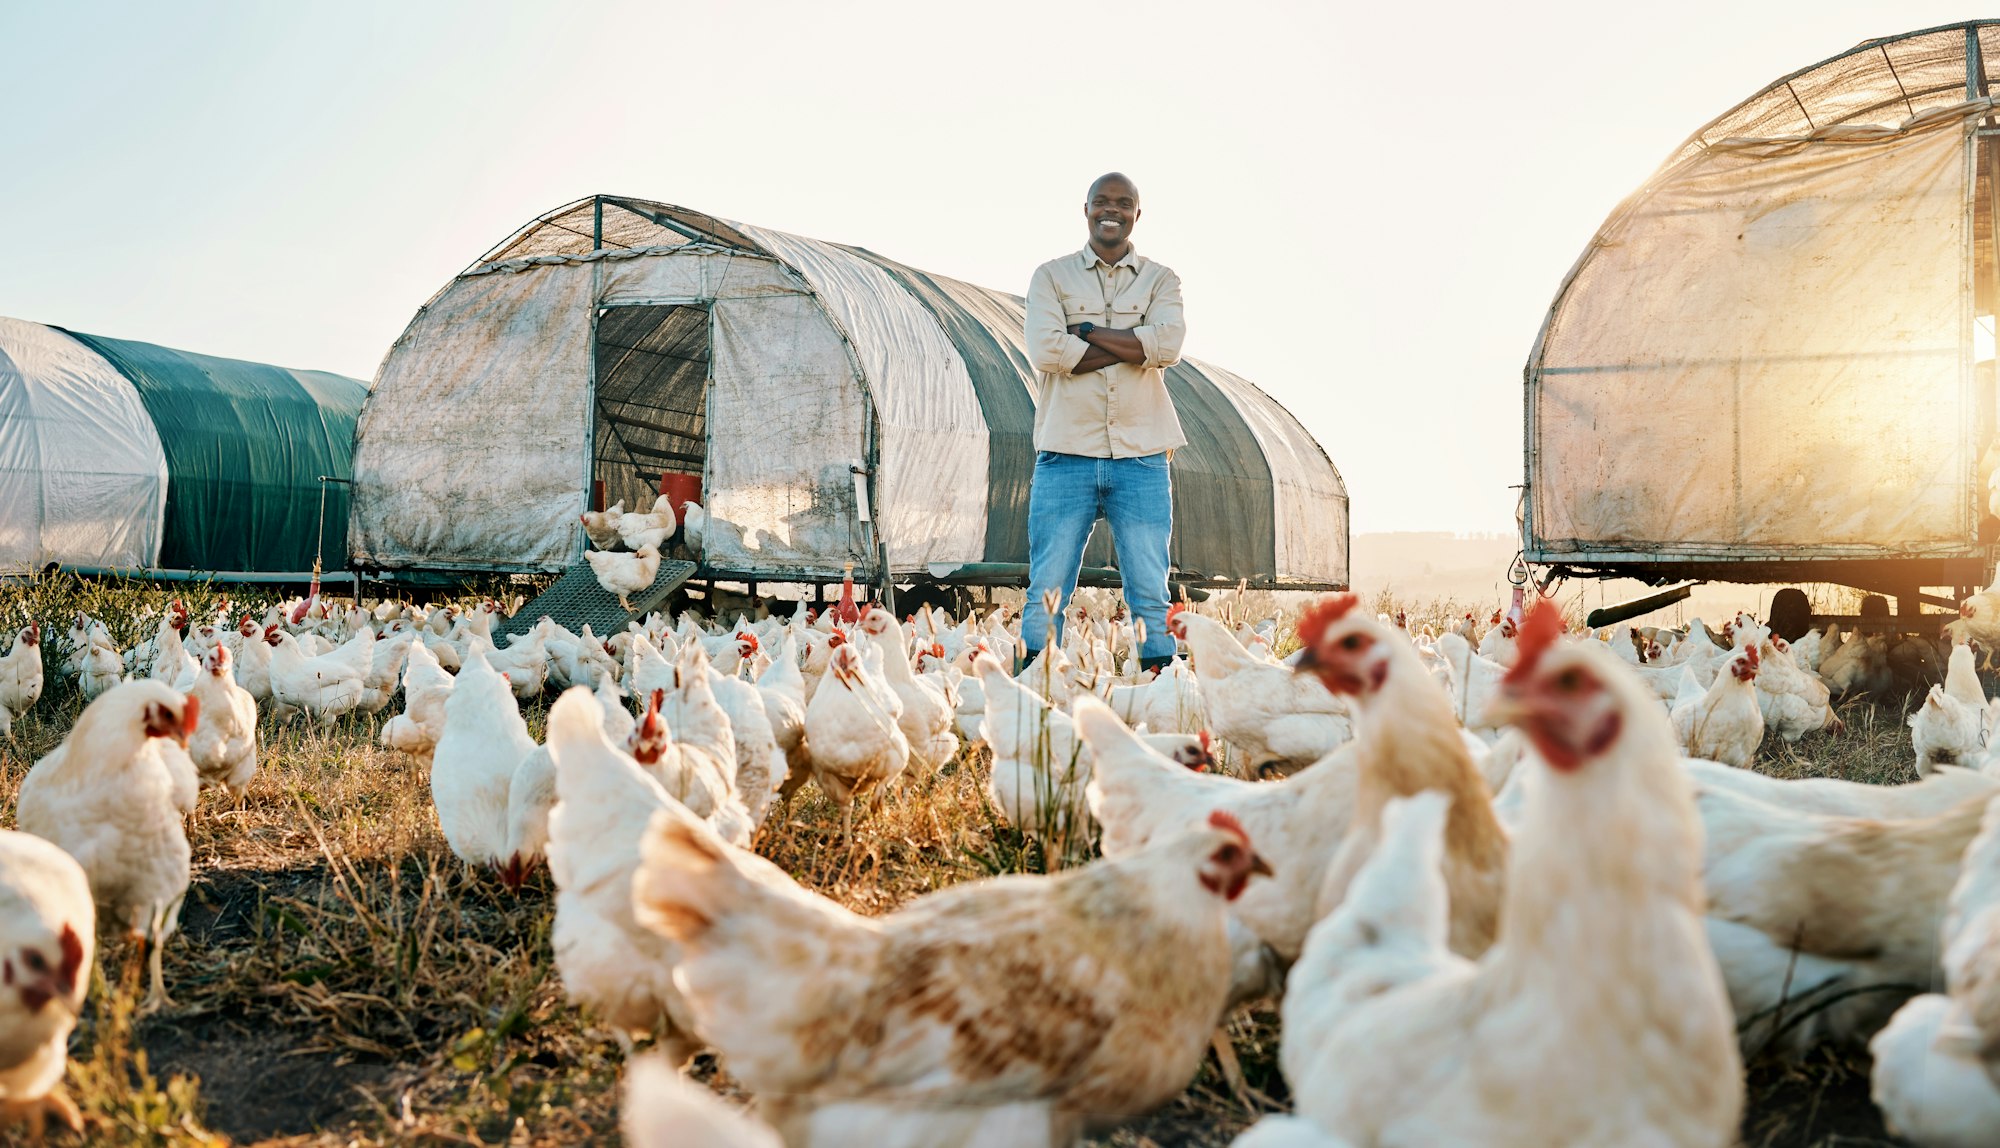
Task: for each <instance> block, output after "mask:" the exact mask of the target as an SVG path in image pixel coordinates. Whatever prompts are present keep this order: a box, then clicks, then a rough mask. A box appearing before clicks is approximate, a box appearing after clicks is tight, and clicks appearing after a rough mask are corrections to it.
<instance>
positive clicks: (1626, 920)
mask: <svg viewBox="0 0 2000 1148" xmlns="http://www.w3.org/2000/svg"><path fill="white" fill-rule="evenodd" d="M1554 614H1555V610H1554V608H1553V607H1550V606H1546V605H1544V606H1540V607H1538V608H1536V609H1534V610H1531V611H1530V612H1529V613H1528V616H1527V618H1526V619H1525V620H1524V622H1523V624H1522V627H1521V635H1520V639H1519V644H1518V649H1517V660H1516V664H1515V667H1514V670H1513V672H1511V673H1510V674H1509V675H1508V678H1507V681H1506V682H1505V684H1504V686H1503V690H1502V694H1501V696H1500V699H1499V706H1500V710H1501V713H1500V714H1498V715H1496V716H1504V717H1505V718H1507V719H1508V720H1509V721H1511V722H1513V723H1515V724H1518V725H1519V726H1520V728H1521V729H1522V730H1523V731H1524V732H1525V733H1526V734H1527V735H1528V737H1529V739H1530V740H1531V741H1532V742H1533V743H1534V747H1535V749H1536V750H1537V751H1538V757H1537V758H1535V759H1531V760H1530V762H1529V763H1527V764H1525V765H1524V768H1527V769H1530V770H1532V771H1533V773H1532V774H1531V776H1530V788H1529V791H1528V802H1529V805H1528V810H1527V814H1526V820H1525V823H1524V825H1523V826H1522V828H1521V831H1520V833H1519V834H1518V835H1517V837H1516V838H1515V841H1514V848H1513V853H1512V856H1511V860H1510V865H1509V873H1508V878H1507V883H1506V893H1505V902H1504V906H1503V908H1502V910H1501V917H1502V920H1501V925H1500V935H1501V936H1502V937H1504V938H1505V941H1504V943H1502V944H1498V945H1495V946H1494V947H1493V948H1492V949H1490V950H1488V952H1487V954H1486V956H1485V957H1484V958H1483V959H1482V960H1481V961H1480V962H1479V963H1477V964H1468V963H1466V962H1463V961H1459V960H1455V959H1453V958H1452V957H1451V955H1450V954H1449V953H1448V952H1447V951H1446V948H1445V943H1444V941H1445V932H1446V929H1445V921H1446V919H1447V914H1448V912H1449V906H1448V905H1445V904H1441V903H1439V901H1440V895H1442V894H1444V886H1443V882H1441V881H1438V880H1435V879H1421V880H1418V881H1417V882H1416V883H1415V884H1414V885H1412V879H1411V877H1410V876H1409V875H1408V874H1406V873H1400V872H1396V871H1395V869H1394V867H1393V864H1387V865H1385V866H1384V867H1383V870H1378V871H1377V872H1376V873H1371V874H1368V875H1369V876H1371V877H1372V876H1377V875H1380V876H1384V877H1386V878H1388V879H1389V880H1390V882H1391V885H1392V889H1390V890H1376V889H1370V888H1368V887H1367V886H1366V884H1365V883H1364V884H1363V885H1362V887H1361V888H1359V889H1355V888H1353V887H1352V886H1351V887H1350V889H1351V890H1352V891H1351V894H1350V896H1351V900H1350V901H1349V902H1344V903H1343V904H1342V906H1341V908H1340V909H1339V910H1337V911H1336V912H1335V913H1334V914H1333V915H1332V916H1330V917H1329V918H1327V919H1326V920H1325V921H1324V922H1322V923H1321V924H1319V925H1318V926H1316V927H1315V928H1314V929H1313V932H1312V935H1311V936H1310V937H1309V938H1308V940H1307V943H1306V951H1305V953H1304V954H1303V955H1302V956H1301V958H1300V960H1299V963H1298V964H1297V965H1296V966H1294V967H1293V969H1292V972H1291V976H1290V978H1289V981H1288V989H1287V993H1286V1003H1285V1009H1286V1017H1285V1021H1286V1023H1285V1028H1284V1038H1283V1039H1284V1045H1285V1046H1286V1051H1285V1052H1284V1053H1283V1054H1281V1055H1282V1061H1283V1063H1284V1065H1285V1066H1286V1076H1287V1079H1288V1080H1289V1081H1290V1082H1291V1084H1292V1090H1293V1095H1294V1096H1296V1097H1297V1098H1298V1108H1299V1115H1301V1116H1303V1117H1306V1118H1308V1119H1310V1120H1312V1121H1313V1122H1314V1123H1315V1124H1317V1125H1319V1126H1320V1127H1321V1128H1323V1129H1325V1130H1326V1131H1328V1132H1329V1133H1331V1134H1332V1135H1334V1136H1335V1137H1338V1138H1344V1139H1347V1140H1351V1141H1353V1142H1355V1143H1359V1144H1372V1145H1382V1144H1408V1145H1418V1144H1425V1145H1429V1144H1440V1145H1441V1144H1480V1145H1485V1146H1488V1148H1516V1146H1518V1148H1530V1146H1532V1148H1586V1146H1595V1145H1607V1144H1632V1143H1647V1144H1661V1145H1676V1146H1690V1148H1692V1146H1712V1148H1723V1146H1725V1145H1731V1144H1734V1143H1735V1142H1736V1139H1737V1136H1738V1133H1739V1132H1740V1126H1739V1125H1740V1120H1741V1117H1742V1108H1743V1066H1742V1063H1741V1060H1740V1059H1739V1057H1738V1054H1737V1050H1736V1038H1735V1031H1734V1024H1733V1022H1732V1018H1731V1014H1730V1011H1729V1002H1728V998H1727V996H1726V995H1725V993H1724V990H1723V984H1722V978H1721V976H1720V975H1719V974H1718V972H1717V968H1716V961H1715V958H1714V957H1713V955H1711V954H1710V952H1709V950H1708V946H1707V944H1706V942H1705V940H1704V938H1703V934H1702V922H1701V904H1702V893H1701V889H1702V885H1701V873H1700V864H1701V832H1700V825H1699V822H1698V821H1697V820H1696V818H1695V815H1694V810H1693V807H1692V801H1691V800H1690V797H1689V792H1688V785H1687V782H1686V779H1685V778H1684V777H1683V776H1682V774H1681V772H1680V770H1679V768H1678V767H1677V765H1676V759H1677V757H1678V754H1677V753H1676V750H1675V745H1674V739H1673V731H1672V729H1671V728H1670V727H1669V726H1668V723H1667V716H1666V714H1665V713H1664V712H1662V710H1661V708H1660V706H1659V704H1658V703H1657V702H1656V701H1655V700H1654V699H1653V698H1652V696H1651V694H1650V691H1649V690H1648V689H1647V688H1646V687H1645V685H1644V684H1643V683H1641V682H1639V681H1638V680H1637V678H1636V676H1635V675H1634V674H1633V673H1632V672H1631V670H1630V669H1628V668H1627V667H1626V666H1625V664H1624V663H1622V662H1620V661H1619V660H1618V659H1617V657H1616V656H1615V655H1613V654H1612V653H1610V651H1608V650H1606V649H1604V648H1603V646H1602V645H1601V644H1600V643H1594V642H1584V643H1578V644H1575V645H1569V646H1553V647H1552V646H1551V645H1550V644H1549V643H1550V641H1551V640H1552V639H1553V638H1554V637H1555V635H1556V634H1557V633H1559V632H1560V630H1561V624H1560V622H1556V621H1554V618H1553V616H1554ZM1542 617H1549V618H1550V619H1551V622H1553V624H1552V625H1551V624H1546V623H1544V624H1543V625H1540V626H1538V619H1539V618H1542ZM1538 631H1539V632H1538ZM1544 763H1546V764H1544ZM1399 820H1402V819H1401V818H1399ZM1418 820H1419V823H1418V824H1416V825H1413V826H1409V828H1410V829H1412V831H1418V830H1422V831H1428V832H1430V833H1432V834H1435V833H1436V832H1437V830H1436V829H1435V828H1433V827H1434V826H1435V825H1436V824H1437V822H1438V820H1439V819H1438V818H1437V817H1436V815H1435V814H1433V815H1432V816H1431V818H1429V819H1428V820H1427V821H1426V820H1422V819H1418ZM1421 852H1422V853H1423V854H1425V855H1427V856H1428V857H1433V858H1434V857H1437V856H1438V855H1439V854H1440V853H1441V852H1442V851H1441V850H1438V849H1437V848H1436V847H1435V846H1429V847H1427V848H1425V849H1423V850H1422V851H1421ZM1394 857H1395V855H1394V854H1391V857H1390V859H1389V860H1390V862H1392V863H1393V860H1394ZM1395 886H1400V887H1401V888H1404V889H1410V888H1414V889H1415V890H1417V891H1418V892H1417V901H1416V903H1414V904H1412V903H1410V902H1409V901H1407V900H1406V899H1405V898H1404V897H1403V896H1400V895H1395V894H1396V889H1395V888H1394V887H1395ZM1350 904H1351V905H1352V906H1353V908H1352V910H1351V911H1350V909H1349V905H1350ZM1357 918H1359V919H1357ZM1295 1022H1296V1023H1295Z"/></svg>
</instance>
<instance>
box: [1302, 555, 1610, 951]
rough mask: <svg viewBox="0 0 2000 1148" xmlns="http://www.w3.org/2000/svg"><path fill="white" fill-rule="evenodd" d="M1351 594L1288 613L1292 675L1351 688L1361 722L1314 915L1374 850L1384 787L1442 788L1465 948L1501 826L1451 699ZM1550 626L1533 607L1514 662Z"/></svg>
mask: <svg viewBox="0 0 2000 1148" xmlns="http://www.w3.org/2000/svg"><path fill="white" fill-rule="evenodd" d="M1359 605H1360V599H1359V598H1357V597H1356V596H1355V595H1353V594H1336V595H1333V596H1332V597H1329V598H1327V599H1325V600H1323V601H1321V602H1319V603H1316V604H1315V605H1314V606H1313V607H1312V608H1311V609H1309V610H1308V611H1307V612H1306V613H1305V615H1304V616H1303V617H1302V618H1301V619H1300V620H1299V641H1300V642H1301V643H1302V645H1301V649H1302V650H1303V651H1304V653H1303V656H1302V657H1301V658H1300V659H1299V663H1298V673H1299V675H1300V679H1301V680H1303V681H1312V680H1317V682H1318V684H1319V685H1320V686H1322V687H1323V688H1325V689H1326V690H1327V691H1328V692H1329V693H1334V694H1338V695H1340V696H1342V697H1346V698H1351V699H1353V703H1354V708H1355V711H1356V712H1355V720H1356V723H1357V724H1358V726H1359V727H1360V728H1359V732H1358V735H1357V736H1356V738H1355V743H1354V749H1355V762H1356V767H1357V769H1358V771H1359V777H1360V783H1359V786H1358V788H1357V789H1356V795H1355V804H1354V815H1353V819H1352V820H1351V821H1350V823H1349V825H1348V829H1347V835H1346V838H1345V839H1344V840H1342V842H1341V844H1340V851H1339V852H1338V853H1336V854H1335V855H1334V860H1333V863H1332V865H1331V867H1330V868H1329V870H1328V873H1327V876H1326V882H1325V884H1324V885H1323V886H1322V887H1321V889H1320V891H1319V906H1318V909H1317V915H1318V916H1324V915H1326V914H1327V913H1329V912H1332V911H1333V908H1334V906H1336V905H1338V904H1339V903H1340V898H1341V897H1342V896H1344V895H1345V894H1346V891H1347V884H1348V881H1349V880H1350V879H1351V878H1352V876H1353V874H1354V873H1355V871H1356V870H1358V869H1359V868H1360V867H1361V865H1362V863H1363V862H1365V861H1366V860H1367V859H1368V855H1369V854H1370V853H1371V852H1373V851H1374V847H1375V842H1376V839H1377V835H1378V834H1379V832H1380V828H1381V815H1382V809H1383V806H1384V805H1386V804H1387V802H1388V800H1389V798H1391V797H1410V796H1414V795H1415V794H1418V793H1421V792H1423V791H1425V790H1427V789H1442V790H1444V791H1445V792H1446V793H1448V794H1450V795H1451V797H1452V809H1451V817H1450V821H1449V823H1448V825H1447V826H1446V833H1445V863H1444V867H1445V881H1446V883H1447V884H1448V885H1449V886H1450V888H1451V948H1452V951H1453V952H1456V953H1458V954H1459V955H1460V956H1465V957H1476V956H1478V955H1480V954H1481V953H1484V952H1485V951H1486V949H1487V947H1488V946H1489V945H1491V944H1492V943H1493V938H1494V929H1495V926H1496V924H1497V922H1498V919H1499V914H1500V902H1501V893H1502V887H1503V884H1504V882H1505V878H1506V868H1507V834H1506V831H1505V830H1503V829H1502V828H1501V827H1500V822H1499V819H1498V818H1496V817H1495V816H1494V814H1493V802H1492V797H1491V796H1490V791H1489V790H1488V789H1487V786H1486V777H1485V775H1484V774H1483V773H1481V772H1480V770H1479V766H1478V764H1477V763H1476V762H1474V761H1473V759H1472V754H1471V752H1470V750H1469V748H1468V747H1467V745H1466V743H1465V739H1464V738H1462V737H1461V736H1460V735H1459V727H1458V723H1457V722H1456V721H1454V720H1453V718H1452V714H1451V703H1450V700H1449V699H1448V698H1446V697H1445V696H1444V695H1443V694H1442V693H1440V692H1439V691H1438V689H1437V687H1436V686H1435V685H1433V684H1432V682H1431V679H1430V675H1429V674H1427V673H1426V672H1425V671H1424V666H1423V662H1422V661H1420V660H1419V659H1418V658H1417V655H1416V649H1415V648H1414V647H1413V646H1411V645H1410V640H1409V638H1408V637H1406V636H1405V635H1404V634H1403V633H1402V632H1401V631H1399V630H1395V629H1393V628H1391V627H1389V626H1385V625H1383V624H1382V623H1380V622H1378V621H1376V620H1375V619H1374V618H1371V617H1369V616H1368V615H1367V614H1365V613H1363V612H1362V611H1360V610H1359V609H1357V608H1356V607H1358V606H1359ZM1530 622H1532V624H1529V623H1530ZM1561 632H1562V620H1561V614H1560V612H1558V611H1556V610H1554V609H1551V608H1548V607H1543V608H1542V609H1539V610H1536V611H1534V612H1533V614H1532V616H1531V618H1530V619H1529V621H1528V622H1523V623H1522V626H1521V628H1520V631H1519V637H1518V641H1517V644H1516V653H1515V656H1516V659H1517V661H1516V664H1517V665H1522V664H1531V663H1532V662H1533V660H1534V658H1535V657H1536V656H1538V652H1539V651H1540V650H1542V649H1544V648H1546V647H1547V646H1548V645H1549V644H1550V643H1552V642H1553V641H1555V639H1556V638H1557V637H1558V636H1559V635H1560V634H1561ZM1599 648H1600V649H1601V648H1602V643H1599ZM1607 656H1609V655H1608V653H1607ZM1503 691H1504V683H1503Z"/></svg>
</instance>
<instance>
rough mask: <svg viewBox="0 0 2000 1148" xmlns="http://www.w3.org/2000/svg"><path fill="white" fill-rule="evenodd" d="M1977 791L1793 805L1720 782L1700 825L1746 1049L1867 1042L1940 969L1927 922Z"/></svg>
mask: <svg viewBox="0 0 2000 1148" xmlns="http://www.w3.org/2000/svg"><path fill="white" fill-rule="evenodd" d="M1986 801H1987V796H1986V795H1984V794H1982V795H1977V796H1974V797H1972V798H1970V799H1968V800H1966V801H1963V802H1961V803H1960V804H1958V805H1956V806H1953V807H1952V808H1950V809H1947V810H1946V811H1944V812H1943V813H1939V814H1935V815H1932V816H1929V817H1923V818H1917V819H1911V820H1900V821H1878V820H1872V819H1868V818H1858V817H1839V816H1829V815H1825V814H1814V813H1802V812H1798V811H1795V810H1790V809H1783V808H1780V807H1778V806H1775V805H1767V804H1765V803H1764V802H1761V801H1758V800H1756V799H1754V798H1750V797H1745V796H1743V795H1741V794H1740V793H1736V792H1733V791H1731V790H1728V789H1723V788H1720V787H1713V786H1711V787H1705V788H1703V789H1702V791H1701V792H1700V794H1699V796H1698V798H1697V804H1698V806H1699V808H1700V810H1701V816H1702V823H1703V826H1704V828H1705V829H1706V842H1707V861H1706V867H1705V870H1704V877H1705V881H1706V884H1707V887H1708V899H1709V908H1708V915H1709V939H1710V943H1711V944H1712V945H1713V946H1714V947H1715V950H1716V955H1717V956H1718V958H1720V960H1721V963H1722V970H1723V975H1724V977H1725V978H1726V979H1727V981H1728V984H1729V995H1730V1000H1731V1001H1732V1002H1733V1003H1734V1005H1735V1007H1736V1014H1737V1017H1738V1019H1739V1020H1740V1021H1742V1023H1743V1027H1744V1033H1745V1040H1746V1047H1749V1048H1752V1049H1757V1048H1760V1047H1763V1046H1766V1045H1769V1046H1771V1047H1774V1048H1776V1049H1777V1050H1779V1051H1781V1052H1785V1053H1788V1054H1797V1053H1799V1052H1802V1051H1804V1050H1805V1049H1807V1048H1810V1047H1811V1046H1812V1045H1813V1044H1816V1043H1818V1042H1820V1041H1823V1040H1840V1039H1849V1038H1857V1037H1866V1036H1868V1035H1870V1034H1872V1033H1874V1032H1875V1031H1876V1030H1877V1029H1879V1028H1880V1027H1881V1026H1882V1025H1883V1024H1884V1023H1885V1022H1886V1021H1887V1020H1888V1019H1889V1016H1890V1014H1891V1013H1893V1012H1894V1011H1895V1009H1896V1008H1897V1006H1899V1005H1901V1004H1902V1003H1903V1001H1905V1000H1907V999H1908V997H1909V994H1910V992H1911V991H1913V990H1912V989H1910V988H1909V986H1920V985H1926V984H1929V983H1931V980H1932V978H1933V977H1934V976H1935V974H1936V972H1937V968H1938V955H1937V936H1938V933H1937V929H1938V922H1939V921H1940V920H1941V919H1942V918H1943V916H1944V908H1945V899H1946V898H1947V896H1949V894H1950V891H1951V883H1952V881H1953V879H1954V878H1955V877H1956V875H1957V871H1958V859H1959V857H1960V856H1961V855H1962V854H1963V853H1964V852H1965V847H1966V845H1967V844H1968V843H1969V842H1970V841H1971V840H1972V838H1973V835H1974V834H1975V833H1976V832H1978V829H1979V818H1980V815H1981V813H1982V812H1983V811H1984V809H1985V806H1986Z"/></svg>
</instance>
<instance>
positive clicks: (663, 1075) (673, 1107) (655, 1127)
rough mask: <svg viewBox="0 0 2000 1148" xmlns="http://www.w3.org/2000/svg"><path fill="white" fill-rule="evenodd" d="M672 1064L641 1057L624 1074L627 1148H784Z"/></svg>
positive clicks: (621, 1118) (623, 1121) (622, 1121)
mask: <svg viewBox="0 0 2000 1148" xmlns="http://www.w3.org/2000/svg"><path fill="white" fill-rule="evenodd" d="M669 1059H670V1058H668V1057H665V1056H642V1057H639V1058H638V1059H636V1060H634V1061H632V1062H631V1063H630V1064H629V1065H628V1066H627V1067H626V1069H625V1105H624V1108H623V1109H622V1111H621V1112H620V1113H619V1120H618V1125H619V1128H620V1129H621V1130H622V1131H623V1132H624V1133H625V1145H626V1148H785V1144H784V1141H782V1140H780V1139H778V1134H777V1133H776V1132H774V1131H772V1130H771V1129H770V1128H769V1127H767V1126H765V1125H763V1124H760V1123H758V1122H757V1121H756V1120H753V1119H752V1118H750V1117H749V1116H746V1115H744V1114H743V1113H742V1112H739V1111H737V1110H735V1109H733V1108H731V1107H730V1106H729V1105H727V1104H724V1103H723V1102H722V1100H721V1098H720V1097H718V1096H716V1095H715V1093H713V1092H710V1091H709V1090H708V1089H706V1088H704V1087H702V1086H701V1085H699V1084H695V1083H693V1082H691V1081H689V1080H688V1079H687V1078H685V1077H683V1076H682V1075H681V1074H680V1072H679V1070H678V1069H676V1068H675V1066H674V1065H673V1064H671V1063H669ZM870 1143H871V1144H878V1143H879V1141H870Z"/></svg>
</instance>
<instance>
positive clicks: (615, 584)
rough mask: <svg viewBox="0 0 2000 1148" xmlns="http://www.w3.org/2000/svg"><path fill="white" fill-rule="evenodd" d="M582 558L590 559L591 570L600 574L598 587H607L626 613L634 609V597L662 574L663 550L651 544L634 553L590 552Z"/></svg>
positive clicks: (606, 589) (598, 575) (607, 591)
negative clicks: (661, 553) (661, 551)
mask: <svg viewBox="0 0 2000 1148" xmlns="http://www.w3.org/2000/svg"><path fill="white" fill-rule="evenodd" d="M626 517H627V518H630V517H631V515H629V514H628V515H626ZM583 556H584V557H585V558H587V559H589V560H590V570H591V573H593V574H596V575H597V584H598V585H599V586H602V587H604V592H605V593H607V594H611V595H615V596H616V597H617V599H618V604H619V605H620V606H623V607H625V609H627V610H631V609H634V607H633V605H632V595H634V594H637V593H638V592H639V591H641V590H644V589H645V588H646V587H648V586H651V585H652V584H653V579H655V578H657V577H659V575H660V548H659V546H658V544H656V543H651V542H649V543H647V544H646V545H644V546H641V547H639V549H638V551H637V552H636V553H633V554H625V553H622V552H620V551H616V550H588V551H585V552H584V555H583Z"/></svg>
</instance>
